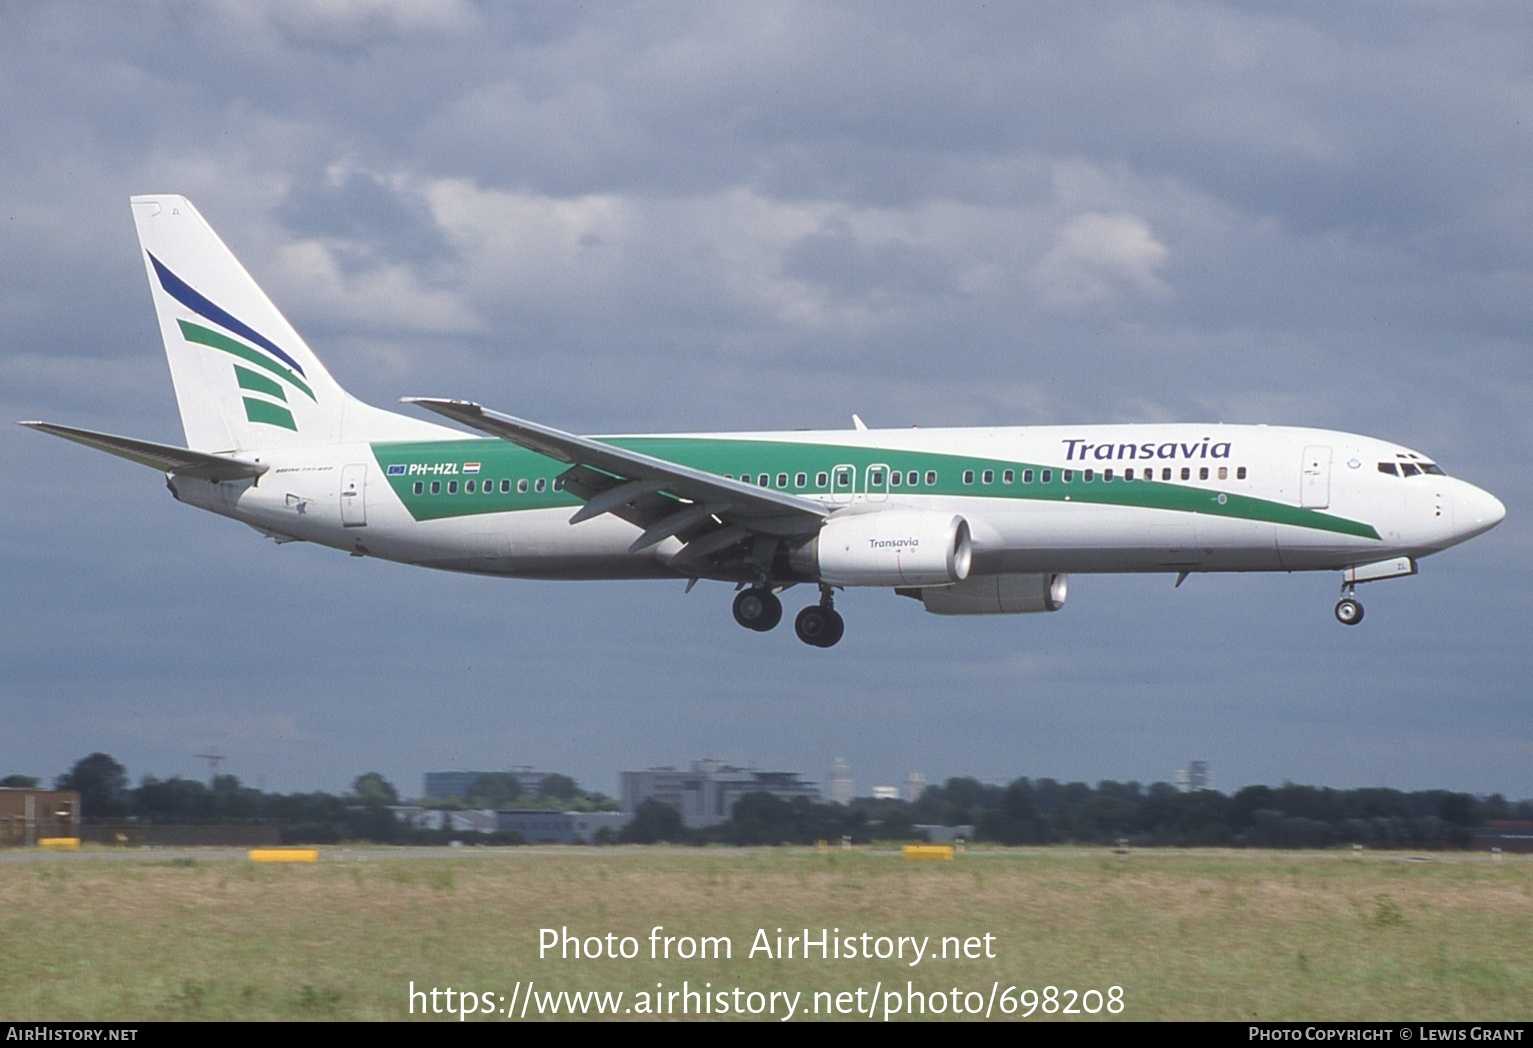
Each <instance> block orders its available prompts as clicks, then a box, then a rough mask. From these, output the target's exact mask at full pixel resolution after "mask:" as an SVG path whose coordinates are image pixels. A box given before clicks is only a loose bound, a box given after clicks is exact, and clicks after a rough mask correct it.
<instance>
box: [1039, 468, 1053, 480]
mask: <svg viewBox="0 0 1533 1048" xmlns="http://www.w3.org/2000/svg"><path fill="white" fill-rule="evenodd" d="M1041 477H1042V480H1043V482H1044V483H1045V484H1050V483H1053V480H1054V471H1053V470H1052V469H1046V470H1044V471H1043V473H1042V475H1041Z"/></svg>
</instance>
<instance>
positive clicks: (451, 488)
mask: <svg viewBox="0 0 1533 1048" xmlns="http://www.w3.org/2000/svg"><path fill="white" fill-rule="evenodd" d="M457 493H458V482H457V481H456V480H449V481H448V482H447V494H449V495H456V494H457Z"/></svg>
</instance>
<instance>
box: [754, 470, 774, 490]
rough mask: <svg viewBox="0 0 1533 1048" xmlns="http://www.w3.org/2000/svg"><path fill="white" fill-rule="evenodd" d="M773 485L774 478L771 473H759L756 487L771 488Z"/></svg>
mask: <svg viewBox="0 0 1533 1048" xmlns="http://www.w3.org/2000/svg"><path fill="white" fill-rule="evenodd" d="M771 486H772V478H771V477H770V476H769V475H767V474H765V473H761V474H758V475H757V477H756V487H758V488H769V487H771Z"/></svg>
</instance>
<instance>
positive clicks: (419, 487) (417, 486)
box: [415, 480, 426, 495]
mask: <svg viewBox="0 0 1533 1048" xmlns="http://www.w3.org/2000/svg"><path fill="white" fill-rule="evenodd" d="M425 490H426V485H424V484H422V483H421V482H420V481H418V480H417V481H416V482H415V493H416V494H417V495H419V494H421V493H422V492H424V491H425Z"/></svg>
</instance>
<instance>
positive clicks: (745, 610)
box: [734, 586, 782, 633]
mask: <svg viewBox="0 0 1533 1048" xmlns="http://www.w3.org/2000/svg"><path fill="white" fill-rule="evenodd" d="M734 613H735V621H736V622H738V623H739V624H740V625H742V626H744V627H745V628H746V629H748V630H756V631H757V632H758V633H765V632H766V631H767V630H769V629H771V628H772V627H773V626H776V625H777V624H778V623H779V622H781V621H782V601H780V600H778V599H777V594H775V593H773V592H772V591H771V590H769V589H763V588H761V587H760V586H753V587H752V588H750V589H748V590H741V591H740V593H739V595H738V596H737V597H735V606H734Z"/></svg>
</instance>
